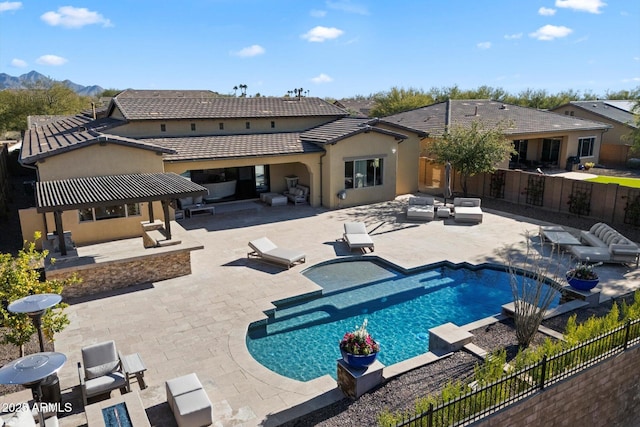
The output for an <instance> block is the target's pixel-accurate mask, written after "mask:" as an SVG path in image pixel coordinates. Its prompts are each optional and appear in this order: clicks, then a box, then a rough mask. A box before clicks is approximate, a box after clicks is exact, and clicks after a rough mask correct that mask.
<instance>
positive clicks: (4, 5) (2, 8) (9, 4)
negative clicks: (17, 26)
mask: <svg viewBox="0 0 640 427" xmlns="http://www.w3.org/2000/svg"><path fill="white" fill-rule="evenodd" d="M21 7H22V2H19V1H3V2H0V13H2V12H7V11H9V10H18V9H20V8H21Z"/></svg>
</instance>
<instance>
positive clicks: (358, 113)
mask: <svg viewBox="0 0 640 427" xmlns="http://www.w3.org/2000/svg"><path fill="white" fill-rule="evenodd" d="M375 104H376V103H375V101H374V100H373V99H371V98H352V99H341V100H339V101H334V102H333V105H335V106H336V107H339V108H342V109H343V110H346V111H347V113H349V115H350V116H353V117H371V110H372V109H373V107H375Z"/></svg>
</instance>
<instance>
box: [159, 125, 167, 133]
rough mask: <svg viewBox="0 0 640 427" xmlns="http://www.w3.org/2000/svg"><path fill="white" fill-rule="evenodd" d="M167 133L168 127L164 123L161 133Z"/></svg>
mask: <svg viewBox="0 0 640 427" xmlns="http://www.w3.org/2000/svg"><path fill="white" fill-rule="evenodd" d="M166 131H167V125H165V124H164V123H162V124H161V125H160V132H166Z"/></svg>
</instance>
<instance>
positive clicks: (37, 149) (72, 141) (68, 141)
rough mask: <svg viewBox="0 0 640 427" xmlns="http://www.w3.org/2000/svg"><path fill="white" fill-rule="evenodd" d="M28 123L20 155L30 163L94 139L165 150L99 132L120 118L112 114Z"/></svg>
mask: <svg viewBox="0 0 640 427" xmlns="http://www.w3.org/2000/svg"><path fill="white" fill-rule="evenodd" d="M29 123H31V124H32V126H31V127H30V129H29V130H27V132H25V135H24V137H23V141H22V151H21V152H20V159H21V161H22V162H23V163H26V164H31V163H35V162H36V161H38V160H40V159H43V158H46V157H49V156H52V155H55V154H60V153H64V152H66V151H70V150H74V149H77V148H80V147H84V146H87V145H91V144H96V143H101V142H102V143H104V142H110V143H115V144H123V145H129V146H135V147H138V148H143V149H147V150H153V151H160V152H165V153H169V152H170V151H167V150H166V149H165V148H162V147H158V146H154V145H150V144H147V143H144V142H140V141H139V140H137V139H133V138H126V137H123V136H117V135H109V134H106V133H103V132H104V131H105V130H108V129H110V128H112V127H114V126H116V125H118V124H121V123H122V122H121V121H120V120H115V119H112V118H103V119H98V120H92V119H91V118H89V117H86V116H84V115H81V114H79V115H76V116H55V117H51V116H42V117H40V118H38V117H30V118H29Z"/></svg>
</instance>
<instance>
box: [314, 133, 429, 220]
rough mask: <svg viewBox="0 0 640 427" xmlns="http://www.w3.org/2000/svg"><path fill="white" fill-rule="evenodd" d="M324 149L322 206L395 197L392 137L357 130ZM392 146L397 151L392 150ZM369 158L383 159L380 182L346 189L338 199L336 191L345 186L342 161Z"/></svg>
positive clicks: (393, 144)
mask: <svg viewBox="0 0 640 427" xmlns="http://www.w3.org/2000/svg"><path fill="white" fill-rule="evenodd" d="M325 149H326V150H327V155H326V156H325V157H324V158H323V161H322V164H323V171H322V180H323V185H322V191H323V194H322V200H323V205H324V206H326V207H328V208H337V207H347V206H356V205H362V204H366V203H374V202H381V201H385V200H393V199H394V198H395V196H396V177H397V168H398V162H397V160H396V156H397V154H398V142H397V141H396V140H395V138H394V137H392V136H388V135H384V134H380V133H377V132H368V133H360V134H357V135H355V136H353V137H351V138H348V139H345V140H342V141H339V142H338V143H337V144H335V145H328V146H326V147H325ZM394 149H395V150H396V153H393V150H394ZM416 154H417V153H416ZM371 158H382V159H384V160H383V171H382V182H383V184H382V185H380V186H375V187H363V188H351V189H347V190H346V192H347V198H346V199H345V200H338V197H337V194H338V192H339V191H341V190H343V189H344V162H345V161H347V160H357V159H371ZM416 179H417V168H416Z"/></svg>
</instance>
